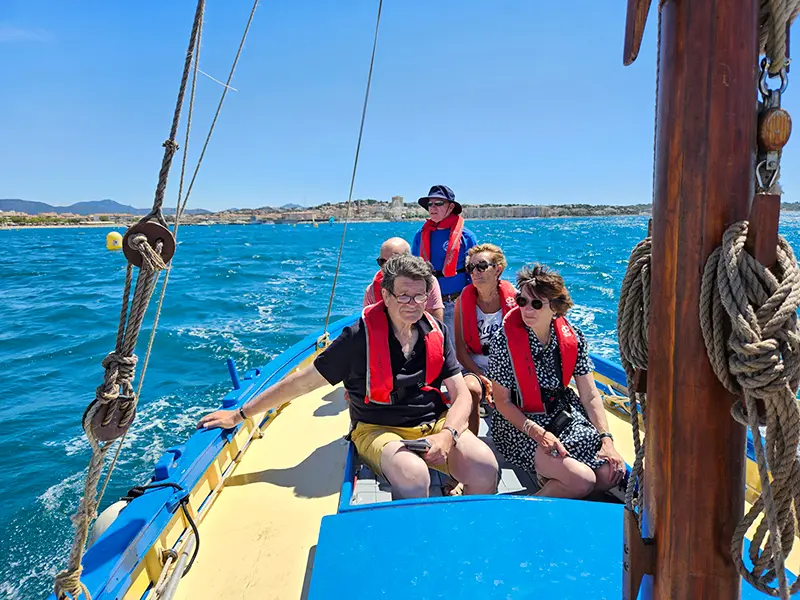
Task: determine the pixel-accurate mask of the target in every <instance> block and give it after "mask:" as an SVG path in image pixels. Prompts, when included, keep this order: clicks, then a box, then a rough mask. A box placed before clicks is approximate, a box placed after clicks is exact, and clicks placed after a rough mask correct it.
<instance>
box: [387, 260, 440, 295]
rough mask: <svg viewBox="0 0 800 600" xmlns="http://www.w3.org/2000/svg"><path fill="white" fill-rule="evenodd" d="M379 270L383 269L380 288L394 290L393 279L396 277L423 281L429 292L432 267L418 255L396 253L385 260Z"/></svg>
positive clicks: (431, 282) (431, 281)
mask: <svg viewBox="0 0 800 600" xmlns="http://www.w3.org/2000/svg"><path fill="white" fill-rule="evenodd" d="M381 270H382V271H383V281H382V282H381V288H383V289H384V290H387V291H389V292H394V280H395V279H397V278H398V277H407V278H408V279H413V280H414V281H424V282H425V291H426V292H430V291H431V288H432V287H433V268H432V267H431V264H430V263H429V262H426V261H424V260H422V259H421V258H420V257H419V256H412V255H410V254H398V255H396V256H393V257H392V258H390V259H389V260H387V261H386V264H384V265H383V268H382V269H381Z"/></svg>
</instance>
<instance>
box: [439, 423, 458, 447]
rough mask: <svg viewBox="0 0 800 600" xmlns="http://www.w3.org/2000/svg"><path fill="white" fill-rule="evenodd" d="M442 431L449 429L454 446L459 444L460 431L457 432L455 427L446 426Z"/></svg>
mask: <svg viewBox="0 0 800 600" xmlns="http://www.w3.org/2000/svg"><path fill="white" fill-rule="evenodd" d="M442 429H447V431H449V432H450V433H451V434H452V436H453V444H458V431H456V428H455V427H450V426H449V425H445V426H444V427H442Z"/></svg>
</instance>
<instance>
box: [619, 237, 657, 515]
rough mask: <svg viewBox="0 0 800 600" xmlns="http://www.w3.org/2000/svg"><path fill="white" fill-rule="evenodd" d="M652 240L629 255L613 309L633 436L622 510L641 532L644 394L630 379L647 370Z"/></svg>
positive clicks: (639, 245)
mask: <svg viewBox="0 0 800 600" xmlns="http://www.w3.org/2000/svg"><path fill="white" fill-rule="evenodd" d="M652 247H653V244H652V240H651V238H650V237H647V238H645V239H644V240H642V241H641V242H639V243H638V244H636V247H635V248H634V249H633V251H632V252H631V255H630V258H629V259H628V268H627V270H626V271H625V277H624V278H623V280H622V289H621V290H620V295H619V306H618V308H617V336H618V339H619V353H620V358H621V360H622V366H623V368H624V369H625V375H626V377H627V383H628V398H629V399H630V419H631V429H632V432H633V447H634V450H635V458H634V462H633V465H632V466H631V475H630V477H629V478H628V485H627V488H626V489H625V507H626V508H627V509H628V510H631V511H633V512H635V513H636V514H637V519H638V521H639V527H640V529H641V523H642V510H641V505H640V502H639V499H638V498H637V497H636V494H635V490H636V488H637V486H639V489H640V490H641V486H640V484H641V481H642V473H643V469H644V444H643V443H642V439H641V435H640V431H639V430H640V427H643V426H644V423H645V411H646V408H647V394H645V393H640V392H637V391H636V389H635V387H636V386H635V384H634V377H635V373H636V370H637V369H641V370H644V371H646V370H647V328H648V325H649V323H650V256H651V254H652Z"/></svg>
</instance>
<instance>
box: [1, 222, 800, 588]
mask: <svg viewBox="0 0 800 600" xmlns="http://www.w3.org/2000/svg"><path fill="white" fill-rule="evenodd" d="M467 226H468V227H469V228H470V229H472V230H473V231H474V232H475V234H476V235H477V237H478V240H479V241H486V242H492V243H495V244H498V245H499V246H501V247H502V248H503V249H504V251H505V252H506V255H507V257H508V262H509V265H508V268H507V270H506V275H505V276H506V277H507V278H509V279H512V280H513V275H514V273H515V271H516V270H517V269H519V267H521V266H522V265H523V264H525V263H528V262H534V261H540V262H543V263H545V264H547V265H550V266H552V267H553V268H555V269H557V270H558V271H559V272H560V273H561V274H562V275H563V276H564V278H565V280H566V282H567V286H568V288H569V291H570V293H571V294H572V297H573V300H574V301H575V307H574V308H573V309H572V311H571V313H570V319H571V320H572V321H573V322H575V323H576V324H577V325H578V326H579V327H580V328H581V329H582V330H583V331H584V332H585V333H586V335H587V338H588V340H589V343H590V348H591V351H592V352H593V353H595V354H598V355H600V356H603V357H606V358H609V359H611V360H615V361H619V354H618V347H617V339H616V334H615V325H616V308H617V302H618V295H619V289H620V285H621V283H622V277H623V275H624V273H625V268H626V266H627V260H628V256H629V254H630V251H631V249H632V248H633V246H634V245H635V244H636V243H637V242H638V241H639V240H641V239H642V238H643V237H644V236H645V235H646V230H647V218H646V217H608V218H558V219H528V220H503V221H469V222H468V223H467ZM419 227H420V223H419V222H407V223H406V222H401V223H353V224H350V225H349V227H348V228H347V235H346V238H345V242H344V253H343V257H342V266H341V271H340V273H339V279H338V283H337V287H336V294H335V297H334V302H333V307H332V314H331V321H335V320H336V319H339V318H342V317H345V316H348V315H351V314H353V313H354V312H356V311H358V310H359V309H360V306H361V299H362V296H363V293H364V288H365V286H366V285H367V284H368V283H369V282H370V280H371V278H372V276H373V274H374V273H375V271H376V270H377V265H376V263H375V258H376V257H377V255H378V248H379V246H380V243H381V242H382V241H383V240H384V239H386V238H388V237H391V236H395V235H398V236H402V237H404V238H406V239H407V240H409V242H410V241H411V240H412V238H413V235H414V233H415V231H416V230H417V229H418V228H419ZM110 229H111V228H108V229H106V228H102V227H101V228H84V229H77V228H76V229H20V230H8V231H0V448H2V449H3V451H2V456H3V462H4V464H5V468H6V472H5V475H4V476H3V477H2V479H0V481H1V482H2V483H0V598H25V599H33V598H43V597H45V596H46V595H47V594H48V593H49V591H50V590H51V589H52V587H51V586H52V579H53V576H54V575H55V573H56V572H57V571H58V570H59V569H61V568H63V566H64V564H65V562H66V557H67V553H68V551H69V547H70V544H71V541H72V535H73V528H72V524H71V522H70V518H69V517H70V515H71V514H72V513H73V512H74V511H75V509H76V507H77V505H78V501H79V498H80V495H81V493H82V483H83V477H84V472H85V469H86V464H87V461H88V458H89V454H90V451H89V445H88V443H87V442H86V440H85V438H84V436H83V432H82V430H81V426H80V422H81V415H82V413H83V411H84V409H85V408H86V405H87V404H88V403H89V402H90V401H91V400H92V399H93V398H94V393H95V388H96V387H97V386H98V385H100V384H101V383H102V380H103V370H102V367H101V366H100V362H101V360H102V359H103V357H104V356H105V355H106V354H107V353H108V352H109V351H111V350H113V348H114V343H115V337H116V330H117V324H118V321H119V310H120V303H121V294H122V288H123V284H124V280H125V260H124V256H123V255H122V253H120V252H110V251H108V250H106V247H105V236H106V234H107V233H108V231H110ZM342 231H343V225H341V224H338V223H337V224H335V225H334V226H332V227H331V226H329V225H328V224H327V223H325V224H321V225H320V226H319V227H318V228H315V227H313V226H311V225H298V226H292V225H242V226H233V225H228V226H209V227H182V228H180V230H179V232H178V249H177V253H176V255H175V259H174V261H173V270H172V273H171V275H170V280H169V286H168V289H167V293H166V298H165V301H164V306H163V310H162V314H161V318H160V323H159V327H158V331H157V334H156V338H155V344H154V346H153V351H152V356H151V360H150V365H149V366H148V369H147V373H146V377H145V384H144V388H143V391H142V396H141V399H140V402H139V407H138V414H137V417H136V421H135V423H134V424H133V426H132V428H131V430H130V432H129V434H128V436H127V438H126V440H125V444H124V448H123V450H122V453H121V455H120V459H119V462H118V464H117V468H116V470H115V472H114V475H113V477H112V479H111V483H110V484H109V487H108V490H107V492H106V495H105V497H104V500H103V505H102V506H101V509H102V508H104V507H105V506H107V505H108V504H110V503H111V502H113V501H115V500H117V499H118V498H119V497H120V496H122V495H124V494H125V492H126V491H127V490H128V489H129V488H130V487H132V486H133V485H136V484H141V483H144V482H146V480H147V479H148V477H149V476H150V474H151V472H152V468H153V465H154V463H155V462H156V460H158V458H159V457H160V456H161V454H162V453H163V452H164V450H165V449H166V448H168V447H170V446H173V445H176V444H180V443H181V442H182V441H183V440H185V439H186V438H187V437H188V436H189V435H191V433H192V432H193V431H194V428H195V424H196V423H197V420H198V418H199V417H200V416H201V415H202V414H204V413H205V412H207V411H209V410H212V409H214V408H216V407H218V406H219V404H220V400H221V398H222V396H223V395H224V394H225V393H226V392H227V391H228V390H229V389H230V387H231V383H230V380H229V378H228V373H227V369H226V367H225V359H226V358H227V357H232V358H233V359H234V360H235V361H236V364H237V366H238V368H239V370H240V372H244V371H246V370H247V369H250V368H253V367H257V366H263V365H265V364H267V363H268V362H269V361H270V360H271V359H272V358H274V357H275V356H277V355H278V354H280V353H281V352H282V351H283V350H284V349H286V348H288V347H289V346H291V345H292V344H294V343H295V342H297V341H299V340H300V339H301V338H303V337H305V336H306V335H308V334H310V333H313V332H315V331H317V330H318V329H320V328H321V327H322V326H323V323H324V321H325V314H326V311H327V308H328V299H329V297H330V293H331V284H332V282H333V274H334V271H335V268H336V262H337V256H338V252H339V246H340V242H341V239H342ZM781 233H782V234H783V235H785V236H786V237H787V239H788V240H789V242H790V243H792V244H793V245H797V244H800V217H795V216H791V215H790V216H788V217H785V218H784V219H783V220H782V223H781ZM157 293H158V290H157ZM156 300H157V295H156V296H155V297H154V301H153V302H152V303H151V307H150V310H149V312H148V314H147V317H146V318H145V327H144V328H143V329H142V333H141V335H140V338H139V346H138V348H137V353H138V354H139V356H140V357H143V355H144V351H145V349H146V344H147V339H148V337H149V335H150V327H151V326H152V321H153V316H154V306H155V303H156ZM140 370H141V360H140V364H139V370H138V371H137V378H138V375H139V372H140Z"/></svg>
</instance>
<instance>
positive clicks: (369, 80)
mask: <svg viewBox="0 0 800 600" xmlns="http://www.w3.org/2000/svg"><path fill="white" fill-rule="evenodd" d="M382 9H383V0H379V1H378V17H377V19H376V20H375V37H374V39H373V40H372V58H370V61H369V75H367V90H366V92H365V93H364V107H363V108H362V109H361V126H360V127H359V129H358V143H357V144H356V156H355V160H354V161H353V175H352V177H351V178H350V193H349V194H348V196H347V208H346V209H345V215H344V229H343V230H342V241H341V243H340V244H339V257H338V258H337V260H336V272H335V273H334V274H333V285H332V286H331V297H330V299H329V300H328V312H327V314H326V315H325V327H324V329H323V332H324V333H327V332H328V322H329V321H330V318H331V308H333V296H334V294H335V292H336V282H337V281H338V280H339V268H340V267H341V264H342V252H343V251H344V240H345V236H346V235H347V223H348V222H349V220H350V205H351V204H352V202H353V187H354V186H355V182H356V172H357V170H358V155H359V153H360V152H361V139H362V137H363V135H364V122H365V121H366V119H367V105H368V104H369V88H370V85H371V84H372V70H373V67H374V66H375V50H376V49H377V47H378V29H379V27H380V24H381V11H382Z"/></svg>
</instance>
